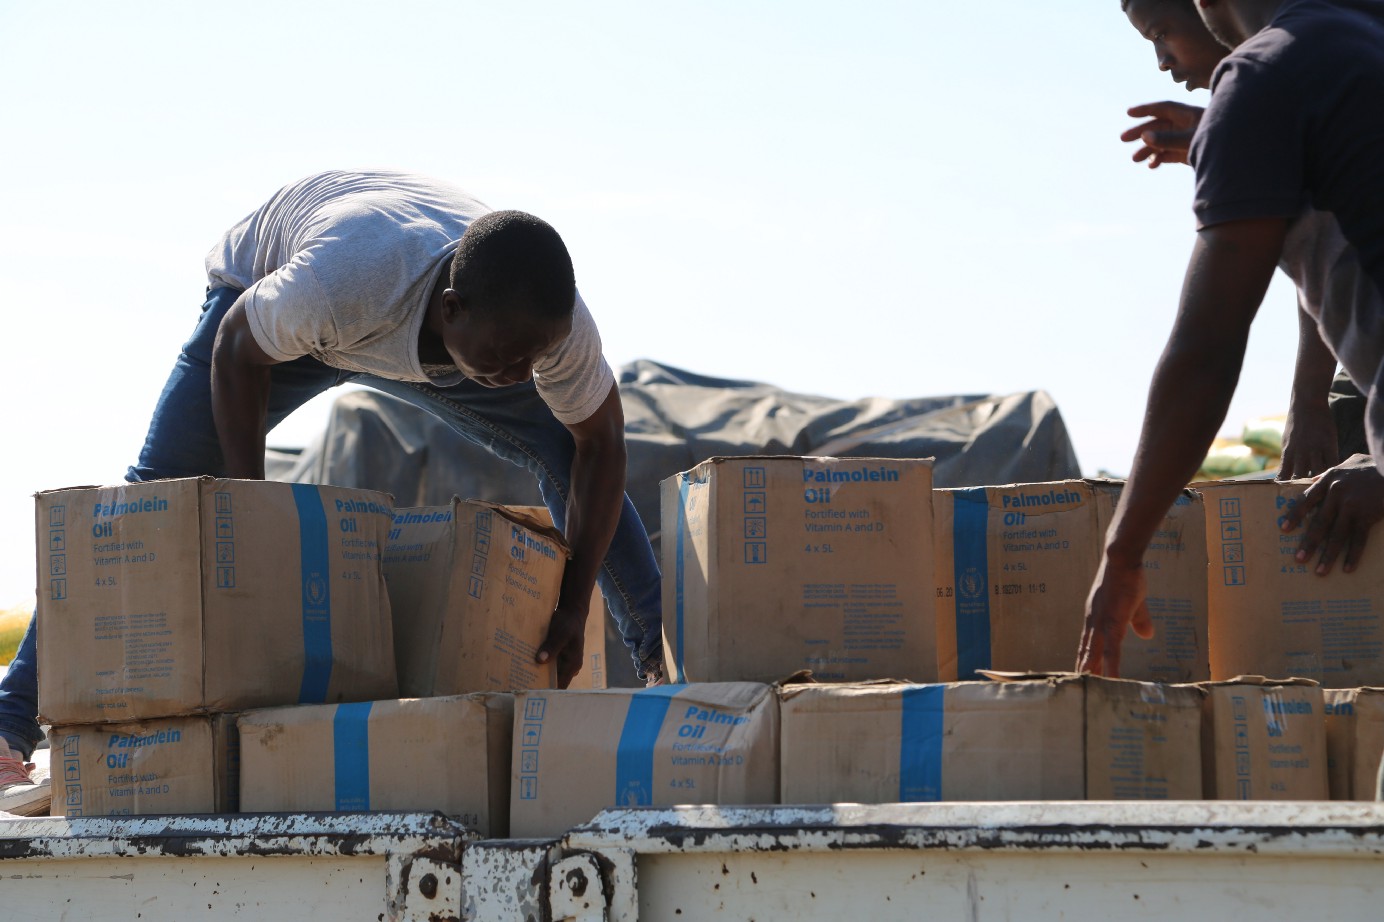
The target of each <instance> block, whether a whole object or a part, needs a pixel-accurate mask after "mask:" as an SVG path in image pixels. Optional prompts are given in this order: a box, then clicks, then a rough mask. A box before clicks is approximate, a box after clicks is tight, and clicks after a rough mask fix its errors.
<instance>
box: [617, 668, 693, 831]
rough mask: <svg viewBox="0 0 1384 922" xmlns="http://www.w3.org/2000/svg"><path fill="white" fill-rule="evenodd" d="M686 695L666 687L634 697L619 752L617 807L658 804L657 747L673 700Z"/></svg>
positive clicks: (680, 689)
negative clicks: (655, 778) (655, 775)
mask: <svg viewBox="0 0 1384 922" xmlns="http://www.w3.org/2000/svg"><path fill="white" fill-rule="evenodd" d="M680 691H683V689H682V688H679V687H678V686H676V685H663V686H658V687H655V688H649V689H644V690H643V691H637V692H635V693H634V694H633V695H631V696H630V708H629V710H628V711H626V712H625V726H624V728H623V729H622V730H621V731H620V745H619V748H618V749H616V751H615V805H616V806H619V807H641V806H647V805H649V804H652V803H653V802H654V800H653V795H654V744H655V743H657V742H658V733H659V731H660V730H662V729H663V718H664V717H666V716H667V714H668V706H669V704H670V703H671V702H670V700H669V699H671V698H672V697H673V696H674V695H676V694H677V693H678V692H680Z"/></svg>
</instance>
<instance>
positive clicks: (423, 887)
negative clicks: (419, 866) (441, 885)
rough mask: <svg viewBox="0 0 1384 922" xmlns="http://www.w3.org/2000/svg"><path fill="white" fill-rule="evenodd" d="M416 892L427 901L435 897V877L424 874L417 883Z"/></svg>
mask: <svg viewBox="0 0 1384 922" xmlns="http://www.w3.org/2000/svg"><path fill="white" fill-rule="evenodd" d="M418 892H419V893H421V894H423V896H424V897H426V898H427V899H432V898H433V897H435V896H437V875H436V874H424V875H423V877H422V879H421V880H419V881H418Z"/></svg>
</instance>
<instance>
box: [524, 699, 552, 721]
mask: <svg viewBox="0 0 1384 922" xmlns="http://www.w3.org/2000/svg"><path fill="white" fill-rule="evenodd" d="M547 707H548V699H547V698H530V699H529V700H528V701H525V702H524V719H525V720H542V719H543V712H544V711H545V710H547Z"/></svg>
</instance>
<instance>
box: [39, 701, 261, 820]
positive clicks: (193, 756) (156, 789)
mask: <svg viewBox="0 0 1384 922" xmlns="http://www.w3.org/2000/svg"><path fill="white" fill-rule="evenodd" d="M48 739H49V745H50V746H51V747H52V756H51V759H52V762H51V768H52V779H53V782H52V784H53V807H52V815H53V816H67V817H74V816H144V815H151V814H163V813H235V812H237V809H238V807H237V801H238V781H239V779H238V773H239V767H240V766H239V758H240V753H239V744H238V741H237V739H236V729H235V715H233V714H219V715H216V716H214V717H173V718H168V719H163V720H150V721H143V722H140V723H129V724H96V725H88V726H81V727H54V728H53V729H52V730H51V731H50V733H49V736H48Z"/></svg>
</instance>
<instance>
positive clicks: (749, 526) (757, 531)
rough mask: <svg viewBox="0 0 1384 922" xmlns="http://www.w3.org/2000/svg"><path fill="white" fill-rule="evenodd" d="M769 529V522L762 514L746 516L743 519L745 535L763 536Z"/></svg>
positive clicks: (749, 536)
mask: <svg viewBox="0 0 1384 922" xmlns="http://www.w3.org/2000/svg"><path fill="white" fill-rule="evenodd" d="M768 530H769V522H768V520H767V519H765V518H764V516H762V515H756V516H748V517H746V519H745V537H746V538H763V537H764V535H765V533H766V532H767V531H768Z"/></svg>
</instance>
